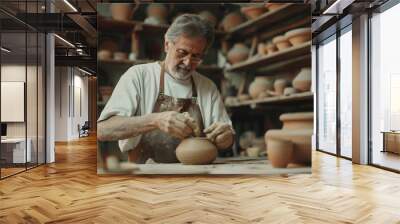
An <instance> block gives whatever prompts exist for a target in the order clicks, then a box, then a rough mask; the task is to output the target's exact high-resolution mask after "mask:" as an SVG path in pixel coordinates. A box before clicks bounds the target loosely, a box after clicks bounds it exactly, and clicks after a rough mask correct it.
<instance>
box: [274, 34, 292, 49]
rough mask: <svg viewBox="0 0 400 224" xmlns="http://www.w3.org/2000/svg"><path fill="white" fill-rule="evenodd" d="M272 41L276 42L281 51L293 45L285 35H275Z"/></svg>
mask: <svg viewBox="0 0 400 224" xmlns="http://www.w3.org/2000/svg"><path fill="white" fill-rule="evenodd" d="M272 43H274V44H275V46H276V47H277V48H278V50H280V51H281V50H283V49H286V48H289V47H291V46H292V44H291V43H290V42H289V41H288V40H287V38H286V37H285V36H277V37H274V39H272Z"/></svg>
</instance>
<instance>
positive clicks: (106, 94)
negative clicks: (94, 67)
mask: <svg viewBox="0 0 400 224" xmlns="http://www.w3.org/2000/svg"><path fill="white" fill-rule="evenodd" d="M112 92H113V87H112V86H99V94H100V99H99V100H101V101H103V102H107V101H108V99H109V98H110V96H111V94H112Z"/></svg>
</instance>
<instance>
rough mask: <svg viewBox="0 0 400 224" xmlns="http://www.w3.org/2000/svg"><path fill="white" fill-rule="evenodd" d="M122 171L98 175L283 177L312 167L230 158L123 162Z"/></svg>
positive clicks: (101, 171)
mask: <svg viewBox="0 0 400 224" xmlns="http://www.w3.org/2000/svg"><path fill="white" fill-rule="evenodd" d="M120 167H121V169H118V170H105V169H103V168H98V170H97V171H98V172H97V173H98V174H135V175H140V174H256V175H281V174H298V173H311V166H297V165H294V164H290V165H289V166H288V168H273V167H272V166H271V164H270V163H269V161H268V160H266V158H265V157H264V158H251V157H230V158H217V159H216V160H215V161H214V162H213V163H212V164H208V165H183V164H181V163H150V164H149V163H147V164H135V163H130V162H122V163H121V164H120Z"/></svg>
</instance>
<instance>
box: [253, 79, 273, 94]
mask: <svg viewBox="0 0 400 224" xmlns="http://www.w3.org/2000/svg"><path fill="white" fill-rule="evenodd" d="M271 89H272V82H271V81H270V80H269V79H268V78H267V77H263V76H258V77H256V78H255V79H254V81H253V82H252V83H251V84H250V86H249V94H250V96H251V98H253V99H257V98H258V96H259V95H260V94H261V93H262V92H266V91H267V90H271Z"/></svg>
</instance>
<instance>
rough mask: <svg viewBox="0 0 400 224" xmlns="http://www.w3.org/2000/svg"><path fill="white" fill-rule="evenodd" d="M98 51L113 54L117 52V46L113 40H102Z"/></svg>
mask: <svg viewBox="0 0 400 224" xmlns="http://www.w3.org/2000/svg"><path fill="white" fill-rule="evenodd" d="M99 49H100V50H109V51H111V52H115V51H117V50H118V44H117V43H116V42H115V41H114V40H110V39H108V40H104V41H102V42H101V43H100V46H99Z"/></svg>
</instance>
